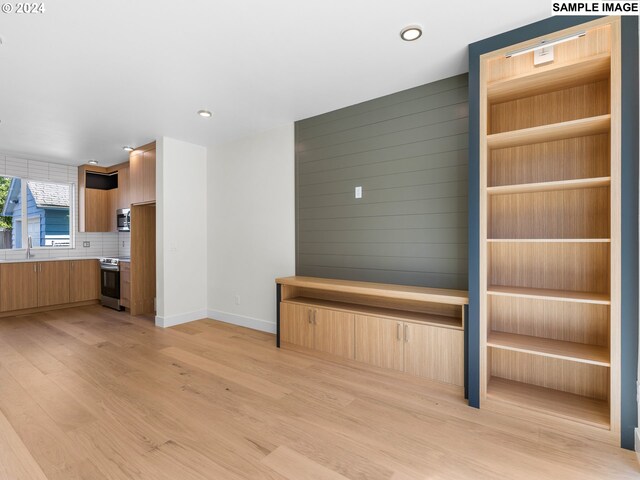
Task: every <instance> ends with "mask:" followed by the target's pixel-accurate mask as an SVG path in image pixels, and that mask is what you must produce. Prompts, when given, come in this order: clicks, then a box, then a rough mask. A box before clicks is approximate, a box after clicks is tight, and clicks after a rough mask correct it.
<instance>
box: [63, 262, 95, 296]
mask: <svg viewBox="0 0 640 480" xmlns="http://www.w3.org/2000/svg"><path fill="white" fill-rule="evenodd" d="M99 299H100V263H99V262H98V260H71V262H70V265H69V302H71V303H74V302H85V301H89V300H99Z"/></svg>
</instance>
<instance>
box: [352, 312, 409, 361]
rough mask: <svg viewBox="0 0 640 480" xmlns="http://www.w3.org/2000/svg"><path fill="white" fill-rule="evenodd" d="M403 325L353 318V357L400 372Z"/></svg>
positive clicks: (367, 318) (378, 319)
mask: <svg viewBox="0 0 640 480" xmlns="http://www.w3.org/2000/svg"><path fill="white" fill-rule="evenodd" d="M403 325H404V324H403V323H402V322H398V321H395V320H389V319H386V318H379V317H367V316H364V315H356V316H355V349H356V352H355V356H356V360H358V361H359V362H364V363H368V364H370V365H375V366H377V367H383V368H390V369H393V370H399V371H402V369H403V351H404V345H403V340H402V338H403V337H402V336H403V331H402V330H403Z"/></svg>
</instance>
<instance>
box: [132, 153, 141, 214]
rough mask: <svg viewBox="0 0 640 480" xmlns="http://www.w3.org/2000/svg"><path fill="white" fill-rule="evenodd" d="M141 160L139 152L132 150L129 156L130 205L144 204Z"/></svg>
mask: <svg viewBox="0 0 640 480" xmlns="http://www.w3.org/2000/svg"><path fill="white" fill-rule="evenodd" d="M143 160H144V158H143V155H142V151H140V150H134V151H133V152H131V154H130V155H129V199H130V201H131V204H132V205H133V204H136V203H142V202H144V191H143V190H144V180H143V178H144V173H143V169H142V162H143Z"/></svg>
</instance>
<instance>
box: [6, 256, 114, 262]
mask: <svg viewBox="0 0 640 480" xmlns="http://www.w3.org/2000/svg"><path fill="white" fill-rule="evenodd" d="M100 258H103V257H54V258H52V257H38V254H36V256H35V257H31V258H28V259H27V258H12V259H8V260H0V263H32V262H62V261H65V260H100ZM110 258H111V257H110Z"/></svg>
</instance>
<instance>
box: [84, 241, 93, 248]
mask: <svg viewBox="0 0 640 480" xmlns="http://www.w3.org/2000/svg"><path fill="white" fill-rule="evenodd" d="M82 246H83V247H84V248H88V247H90V246H91V242H82Z"/></svg>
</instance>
